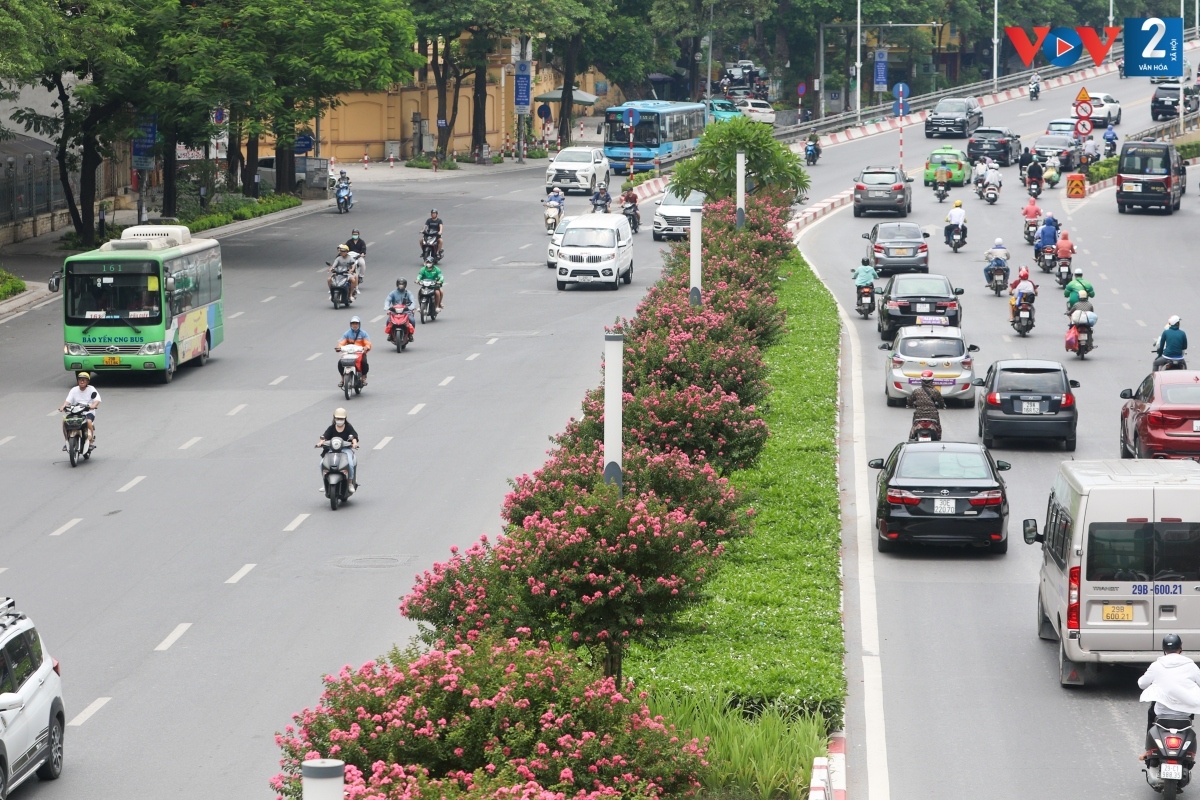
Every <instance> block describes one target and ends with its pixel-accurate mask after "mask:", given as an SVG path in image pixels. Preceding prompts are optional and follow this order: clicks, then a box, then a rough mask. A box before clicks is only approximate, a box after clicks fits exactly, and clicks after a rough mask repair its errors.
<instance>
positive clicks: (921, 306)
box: [913, 303, 933, 314]
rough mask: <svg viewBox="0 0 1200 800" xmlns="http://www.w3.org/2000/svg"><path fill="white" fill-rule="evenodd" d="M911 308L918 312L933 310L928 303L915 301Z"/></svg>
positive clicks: (926, 312)
mask: <svg viewBox="0 0 1200 800" xmlns="http://www.w3.org/2000/svg"><path fill="white" fill-rule="evenodd" d="M913 310H914V311H916V312H917V313H918V314H928V313H929V312H930V311H933V308H932V307H931V306H930V305H929V303H917V304H915V305H914V306H913Z"/></svg>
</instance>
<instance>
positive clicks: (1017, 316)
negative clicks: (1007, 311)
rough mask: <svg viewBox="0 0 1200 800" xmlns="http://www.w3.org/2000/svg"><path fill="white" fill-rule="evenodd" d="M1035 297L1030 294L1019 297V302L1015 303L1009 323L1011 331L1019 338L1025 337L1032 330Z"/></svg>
mask: <svg viewBox="0 0 1200 800" xmlns="http://www.w3.org/2000/svg"><path fill="white" fill-rule="evenodd" d="M1035 296H1036V295H1031V294H1022V295H1021V302H1019V303H1017V307H1016V309H1015V312H1014V313H1013V318H1012V322H1011V323H1009V324H1010V325H1012V327H1013V330H1014V331H1016V332H1017V333H1018V334H1020V335H1021V336H1025V335H1027V334H1028V333H1029V332H1030V331H1031V330H1033V318H1034V314H1033V298H1034V297H1035Z"/></svg>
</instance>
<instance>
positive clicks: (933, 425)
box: [908, 419, 942, 442]
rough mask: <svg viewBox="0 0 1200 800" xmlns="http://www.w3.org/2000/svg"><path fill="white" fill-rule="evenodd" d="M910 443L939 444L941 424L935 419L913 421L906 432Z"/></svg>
mask: <svg viewBox="0 0 1200 800" xmlns="http://www.w3.org/2000/svg"><path fill="white" fill-rule="evenodd" d="M908 440H909V441H910V442H940V441H941V440H942V423H941V422H940V421H939V420H936V419H914V420H913V424H912V428H911V429H910V430H909V432H908Z"/></svg>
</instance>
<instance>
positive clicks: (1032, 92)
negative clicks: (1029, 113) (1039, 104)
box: [1029, 81, 1042, 100]
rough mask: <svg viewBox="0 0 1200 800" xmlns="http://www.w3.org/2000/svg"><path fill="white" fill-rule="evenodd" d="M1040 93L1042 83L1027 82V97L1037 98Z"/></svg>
mask: <svg viewBox="0 0 1200 800" xmlns="http://www.w3.org/2000/svg"><path fill="white" fill-rule="evenodd" d="M1041 94H1042V85H1041V84H1040V83H1034V82H1033V81H1030V82H1029V99H1030V100H1037V99H1038V97H1040V96H1041Z"/></svg>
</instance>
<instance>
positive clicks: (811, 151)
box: [804, 142, 821, 167]
mask: <svg viewBox="0 0 1200 800" xmlns="http://www.w3.org/2000/svg"><path fill="white" fill-rule="evenodd" d="M820 157H821V154H820V153H819V152H817V145H816V144H815V143H813V142H809V143H808V144H806V145H805V146H804V163H805V164H807V165H808V166H810V167H811V166H813V165H814V164H816V163H817V159H818V158H820Z"/></svg>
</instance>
